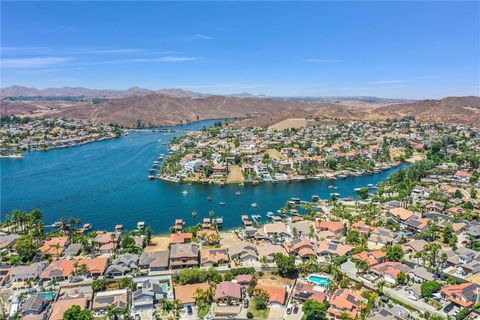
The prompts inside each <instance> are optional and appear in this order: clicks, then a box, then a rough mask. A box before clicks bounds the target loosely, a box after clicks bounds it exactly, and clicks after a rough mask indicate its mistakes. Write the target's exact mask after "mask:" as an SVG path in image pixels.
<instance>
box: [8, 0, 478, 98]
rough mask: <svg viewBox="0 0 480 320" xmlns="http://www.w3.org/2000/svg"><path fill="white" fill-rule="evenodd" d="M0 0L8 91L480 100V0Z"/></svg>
mask: <svg viewBox="0 0 480 320" xmlns="http://www.w3.org/2000/svg"><path fill="white" fill-rule="evenodd" d="M112 6H113V5H112V3H108V2H11V1H8V2H5V1H3V2H1V9H2V10H1V51H0V54H1V87H6V86H11V85H22V86H27V87H37V88H40V89H41V88H47V87H63V86H69V87H76V86H82V87H87V88H92V89H127V88H130V87H134V86H138V87H143V88H148V89H153V90H156V89H161V88H182V89H186V90H192V91H196V92H202V93H212V94H231V93H239V92H249V93H251V94H265V95H268V96H377V97H385V98H413V99H419V98H443V97H445V96H464V95H477V96H478V95H480V40H479V39H480V2H478V1H474V2H455V3H453V2H419V3H414V2H413V3H412V2H339V3H333V2H304V3H290V2H281V3H271V2H262V3H252V2H247V3H238V2H213V3H212V2H208V3H202V2H195V3H177V2H175V3H173V2H143V3H142V4H141V5H139V4H138V2H136V3H133V2H116V3H115V4H114V8H113V7H112Z"/></svg>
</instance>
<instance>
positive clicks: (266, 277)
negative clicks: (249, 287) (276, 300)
mask: <svg viewBox="0 0 480 320" xmlns="http://www.w3.org/2000/svg"><path fill="white" fill-rule="evenodd" d="M294 282H295V280H294V279H287V278H283V277H280V276H277V275H274V274H272V273H271V272H265V273H264V274H263V276H261V277H260V278H259V279H258V283H259V284H266V285H271V286H279V287H283V286H284V285H286V284H288V285H289V286H292V285H293V283H294Z"/></svg>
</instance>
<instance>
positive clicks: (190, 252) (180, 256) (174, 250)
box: [170, 243, 199, 268]
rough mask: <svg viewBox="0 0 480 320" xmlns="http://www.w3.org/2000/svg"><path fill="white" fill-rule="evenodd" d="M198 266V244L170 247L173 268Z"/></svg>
mask: <svg viewBox="0 0 480 320" xmlns="http://www.w3.org/2000/svg"><path fill="white" fill-rule="evenodd" d="M198 264H199V261H198V245H197V244H196V243H185V244H173V245H172V246H171V247H170V267H171V268H185V267H194V266H198Z"/></svg>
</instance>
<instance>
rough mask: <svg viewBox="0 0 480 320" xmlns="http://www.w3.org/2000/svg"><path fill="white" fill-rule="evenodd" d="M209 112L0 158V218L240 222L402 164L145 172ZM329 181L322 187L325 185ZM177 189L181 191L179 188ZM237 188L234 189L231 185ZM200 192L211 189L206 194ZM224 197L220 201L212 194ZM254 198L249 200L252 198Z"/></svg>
mask: <svg viewBox="0 0 480 320" xmlns="http://www.w3.org/2000/svg"><path fill="white" fill-rule="evenodd" d="M215 121H216V120H208V121H200V122H196V123H192V124H188V125H183V126H175V127H169V129H173V132H152V131H143V132H140V131H134V132H130V134H129V135H127V136H125V137H122V138H119V139H112V140H106V141H101V142H94V143H90V144H87V145H83V146H79V147H73V148H67V149H57V150H50V151H48V152H32V153H28V154H26V155H25V157H24V158H22V159H0V165H1V172H0V176H1V194H0V210H1V215H2V219H3V217H4V216H5V214H9V213H11V212H12V211H13V210H14V209H19V210H27V211H30V210H32V209H34V208H39V209H41V210H42V213H43V216H44V219H45V221H46V223H53V222H54V221H57V220H58V219H59V218H60V217H65V218H69V217H77V218H79V219H80V220H81V221H82V223H91V224H92V225H93V227H94V228H96V229H97V230H98V229H107V230H111V229H113V226H114V225H116V224H123V225H124V227H125V228H127V229H134V228H135V227H136V224H137V222H138V221H145V223H146V225H150V226H151V227H152V229H153V232H154V233H156V234H160V233H166V232H168V228H169V227H170V226H172V225H173V224H174V220H175V219H177V218H181V219H185V220H186V222H187V224H191V223H192V222H193V220H192V217H191V212H192V211H197V213H198V215H197V218H196V221H197V222H199V221H201V219H202V218H204V217H208V212H209V211H210V210H213V211H214V212H215V215H216V216H220V217H223V219H224V227H225V228H233V227H237V226H240V225H241V220H240V215H242V214H248V215H251V214H260V215H262V217H265V213H266V212H268V211H272V212H276V210H277V209H279V208H280V207H282V206H283V205H284V204H285V201H287V200H289V199H290V198H292V197H298V198H300V199H302V200H310V199H311V196H312V194H317V195H319V196H320V197H321V198H328V197H329V195H330V193H331V192H336V193H339V194H340V196H341V197H355V196H356V194H355V191H354V190H353V189H354V188H357V187H363V186H367V185H368V184H377V183H378V182H380V181H381V180H382V179H385V178H386V177H388V176H389V175H390V174H391V173H393V172H395V171H397V170H399V169H400V168H402V167H404V165H401V166H399V167H396V168H392V169H389V170H386V171H383V172H381V173H378V174H372V175H365V176H359V177H347V178H345V179H337V180H308V181H303V182H293V183H290V184H289V183H277V184H270V183H262V184H260V185H259V186H252V185H248V184H246V185H245V186H238V185H226V186H225V187H224V188H220V187H219V186H218V185H185V184H177V183H172V182H167V181H162V180H147V175H148V169H149V168H151V165H152V162H153V161H154V160H155V159H156V158H157V157H158V155H159V154H161V153H164V154H167V153H168V149H167V147H168V142H169V141H170V140H171V139H172V138H173V137H175V136H179V135H182V134H183V131H184V130H200V129H201V128H202V127H204V126H211V125H213V124H214V122H215ZM331 184H332V185H334V186H336V187H337V188H336V189H329V188H328V186H329V185H331ZM182 191H188V194H187V195H183V194H182ZM237 191H240V192H241V194H240V195H236V194H235V193H236V192H237ZM207 197H212V198H213V200H212V201H208V200H207ZM221 201H224V202H225V205H220V204H219V202H221ZM253 202H255V203H257V204H258V207H257V208H252V207H251V204H252V203H253Z"/></svg>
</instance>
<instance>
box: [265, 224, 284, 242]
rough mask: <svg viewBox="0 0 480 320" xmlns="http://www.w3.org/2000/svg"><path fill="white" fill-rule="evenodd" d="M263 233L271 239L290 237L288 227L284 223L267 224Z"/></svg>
mask: <svg viewBox="0 0 480 320" xmlns="http://www.w3.org/2000/svg"><path fill="white" fill-rule="evenodd" d="M263 231H265V234H266V235H267V236H268V237H270V238H277V239H285V238H286V237H288V236H289V233H288V230H287V226H286V225H285V223H283V222H274V223H266V224H265V225H264V226H263Z"/></svg>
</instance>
